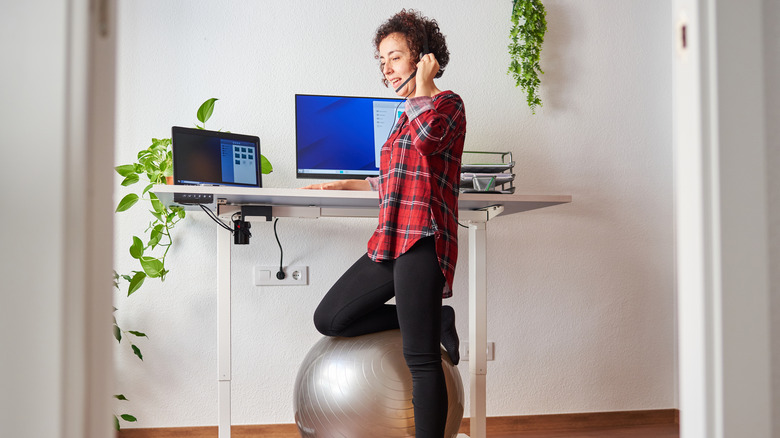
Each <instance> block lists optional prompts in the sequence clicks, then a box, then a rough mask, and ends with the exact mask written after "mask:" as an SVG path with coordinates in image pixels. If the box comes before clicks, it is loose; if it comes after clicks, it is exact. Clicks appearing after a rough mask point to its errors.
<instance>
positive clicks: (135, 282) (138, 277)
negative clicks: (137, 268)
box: [127, 272, 146, 297]
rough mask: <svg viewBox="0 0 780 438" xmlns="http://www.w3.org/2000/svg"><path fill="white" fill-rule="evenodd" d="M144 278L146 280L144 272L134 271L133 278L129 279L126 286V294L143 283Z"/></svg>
mask: <svg viewBox="0 0 780 438" xmlns="http://www.w3.org/2000/svg"><path fill="white" fill-rule="evenodd" d="M144 280H146V273H145V272H136V273H135V275H133V279H132V280H130V286H128V287H127V296H128V297H129V296H130V295H132V294H133V292H135V291H137V290H138V288H140V287H141V285H142V284H144Z"/></svg>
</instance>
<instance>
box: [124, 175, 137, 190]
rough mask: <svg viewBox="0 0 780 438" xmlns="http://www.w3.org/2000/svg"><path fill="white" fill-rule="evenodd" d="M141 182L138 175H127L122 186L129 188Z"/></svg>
mask: <svg viewBox="0 0 780 438" xmlns="http://www.w3.org/2000/svg"><path fill="white" fill-rule="evenodd" d="M139 180H140V178H139V177H138V174H137V173H131V174H130V175H127V177H126V178H125V179H124V180H122V185H123V186H125V187H127V186H129V185H131V184H135V183H137V182H138V181H139Z"/></svg>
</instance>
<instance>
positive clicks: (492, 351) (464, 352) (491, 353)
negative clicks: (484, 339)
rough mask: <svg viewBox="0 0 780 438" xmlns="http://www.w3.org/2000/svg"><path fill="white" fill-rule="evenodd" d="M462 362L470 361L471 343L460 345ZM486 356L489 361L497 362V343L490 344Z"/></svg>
mask: <svg viewBox="0 0 780 438" xmlns="http://www.w3.org/2000/svg"><path fill="white" fill-rule="evenodd" d="M460 349H461V352H460V360H465V361H468V360H469V341H463V342H461V344H460ZM485 355H487V360H496V343H495V342H488V343H487V348H486V349H485Z"/></svg>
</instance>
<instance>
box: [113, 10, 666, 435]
mask: <svg viewBox="0 0 780 438" xmlns="http://www.w3.org/2000/svg"><path fill="white" fill-rule="evenodd" d="M404 5H405V4H403V3H401V2H397V1H391V2H384V3H382V4H378V3H377V4H375V3H368V2H359V1H341V2H316V1H291V2H285V3H284V6H282V5H281V3H279V2H247V3H237V2H228V1H224V0H222V1H203V0H199V1H169V2H154V1H134V2H120V4H119V16H118V19H119V26H120V34H119V57H118V63H119V65H118V67H119V68H118V72H119V73H118V78H117V80H118V110H117V111H118V115H117V117H118V119H117V151H116V155H117V164H123V163H127V162H130V161H131V160H132V159H133V158H134V156H135V153H136V152H137V151H138V150H139V149H141V148H144V147H146V146H148V144H149V141H150V138H151V137H168V136H169V135H170V127H171V125H185V126H190V125H192V124H193V123H194V122H195V120H196V119H195V110H196V109H197V106H198V105H199V104H200V103H201V102H202V101H203V100H205V99H207V98H209V97H218V98H220V101H218V102H217V106H216V110H215V113H214V116H213V118H212V120H210V121H209V123H208V127H210V128H213V129H220V128H221V129H227V130H231V131H233V132H241V133H252V134H258V135H259V136H260V138H261V142H262V149H263V153H264V154H265V155H266V156H267V157H268V158H269V159H270V160H271V161H272V163H273V164H274V167H275V169H276V170H275V172H274V173H273V174H272V175H269V176H267V177H266V178H264V184H265V185H266V186H269V187H297V186H300V185H304V184H305V183H306V182H304V181H300V180H296V179H295V177H294V170H295V169H294V166H295V161H294V155H293V153H292V151H293V150H294V120H293V115H294V104H293V94H294V93H321V94H346V95H358V96H369V95H376V96H390V95H391V93H390V92H389V90H387V89H385V88H383V87H382V86H381V85H380V76H379V72H378V68H377V63H376V61H375V60H374V59H373V47H372V45H371V40H372V37H373V32H374V30H375V29H376V27H377V26H378V25H379V24H380V23H381V21H383V20H384V19H386V18H387V17H389V16H390V15H392V14H393V13H395V12H397V11H398V10H400V9H401V8H402V7H403V6H404ZM545 5H546V7H547V11H548V15H547V19H548V34H547V37H546V42H545V46H544V51H543V55H542V66H543V68H544V69H545V71H546V74H545V75H544V76H543V77H542V81H543V82H542V88H541V97H542V100H543V101H544V103H545V106H544V107H543V108H542V109H541V110H539V111H538V112H537V115H535V116H533V115H531V113H530V111H529V110H528V108H527V107H526V106H525V98H524V96H523V95H522V93H521V91H520V90H519V89H516V88H515V87H514V84H513V82H512V78H511V77H509V76H508V75H506V74H505V71H506V67H507V53H506V46H507V44H508V31H509V16H510V9H511V3H510V2H467V1H453V2H437V1H433V0H429V1H419V2H416V3H415V7H416V8H418V9H420V10H421V11H422V12H423V13H425V14H426V15H428V16H431V17H434V18H436V19H437V20H438V21H439V24H440V26H441V28H442V30H443V32H444V33H445V34H446V35H447V37H448V45H449V47H450V51H451V54H452V56H451V62H450V65H449V66H448V68H447V72H446V73H445V75H444V77H443V78H442V79H441V80H440V81H439V82H438V85H439V88H442V89H452V90H455V91H456V92H458V93H459V94H460V95H461V96H462V97H463V99H464V101H465V104H466V111H467V118H468V134H467V140H466V141H467V144H466V147H467V149H474V150H492V151H500V150H511V151H513V152H514V155H515V159H516V160H517V162H518V165H517V168H516V171H517V174H518V184H517V186H518V190H519V192H521V193H547V194H571V195H573V197H574V202H573V203H572V204H571V205H566V206H559V207H554V208H550V209H545V210H539V211H535V212H529V213H525V214H521V215H516V216H513V217H505V218H500V219H499V220H496V221H494V222H491V223H490V225H489V227H488V245H489V251H490V257H491V259H490V260H491V268H490V271H489V275H490V277H489V279H488V287H489V289H490V296H489V301H488V306H489V312H490V313H489V314H490V320H489V323H488V339H489V340H490V341H494V342H495V343H496V361H494V362H491V363H490V364H489V372H488V388H487V390H488V405H487V412H488V415H489V416H498V415H525V414H542V413H564V412H590V411H613V410H635V409H663V408H673V407H675V406H676V396H675V394H676V387H675V362H676V359H675V335H674V324H675V323H674V320H675V311H674V301H675V300H674V284H675V281H674V276H675V273H674V245H673V212H672V200H673V181H672V138H671V123H672V118H671V90H670V86H671V52H670V49H671V47H672V43H671V33H670V31H671V26H670V17H671V10H670V4H669V2H660V3H659V2H645V1H638V0H633V1H626V0H604V1H600V2H577V1H553V0H548V1H546V2H545ZM123 193H124V191H122V190H120V191H119V192H118V193H117V195H116V199H117V200H118V199H120V197H121V195H122V194H123ZM138 210H140V209H138ZM145 221H146V218H145V216H144V214H142V213H141V212H140V211H137V212H128V213H123V214H120V215H117V217H116V265H117V268H118V269H120V270H127V269H129V268H128V266H129V262H130V260H129V259H130V258H129V255H128V254H127V248H128V247H129V244H130V235H131V233H136V234H137V233H141V232H142V230H143V224H144V223H145ZM372 225H373V223H372V221H371V220H367V219H364V220H359V219H353V220H347V219H319V220H302V219H301V220H281V221H280V222H279V227H278V228H279V231H280V238H281V240H282V242H283V244H284V247H285V263H290V264H304V265H308V266H310V285H309V286H307V287H286V288H265V289H260V288H257V287H254V286H252V285H251V284H250V282H251V270H252V266H253V265H255V264H274V263H276V262H277V261H278V249H277V248H276V245H275V241H274V239H273V234H272V232H271V225H270V224H266V223H257V224H253V233H254V235H255V238H253V242H252V245H250V246H248V247H236V248H235V249H234V251H233V260H234V264H233V290H234V293H233V312H234V313H233V339H234V343H233V370H234V374H233V382H234V386H233V387H234V391H233V409H234V411H233V422H234V424H266V423H292V422H293V413H292V394H291V392H292V386H293V382H294V379H295V374H296V370H297V367H298V364H299V363H300V361H301V360H302V359H303V357H304V355H305V353H306V351H307V349H308V347H309V346H310V345H311V344H313V343H314V342H315V341H316V339H318V337H319V335H318V334H317V333H316V331H315V330H314V328H313V326H312V324H311V314H312V312H313V310H314V308H315V307H316V305H317V303H318V301H319V299H320V298H321V297H322V295H323V294H324V293H325V292H326V291H327V289H328V287H329V286H330V285H331V284H332V283H333V282H334V281H335V280H336V279H337V278H338V276H339V275H340V274H341V273H342V272H343V271H344V270H345V269H346V268H347V267H348V266H349V265H350V264H351V263H352V262H353V261H354V260H355V259H356V258H357V257H359V256H360V255H361V253H362V252H363V251H364V250H365V242H366V240H367V239H368V237H369V235H370V234H371V231H372V230H373V226H372ZM178 231H179V233H178V241H177V246H176V248H175V249H174V250H172V253H171V254H170V259H169V263H170V266H171V271H172V272H171V273H170V274H169V277H168V279H167V280H166V281H165V283H164V284H163V285H160V284H159V283H154V282H148V283H147V285H145V286H144V288H143V289H142V290H141V291H140V292H139V293H137V294H136V295H133V296H132V297H130V298H123V297H121V296H118V297H117V307H119V308H120V310H119V312H118V313H117V318H118V320H119V321H120V324H121V325H122V326H123V327H124V328H126V329H135V330H141V331H144V332H146V333H148V334H149V336H150V339H149V340H148V341H146V340H144V341H141V342H140V343H139V345H140V347H141V348H142V350H143V352H144V356H145V360H144V362H143V363H141V362H140V361H139V360H137V359H136V358H135V357H134V356H133V355H132V353H130V352H129V349H128V348H127V346H124V348H120V349H119V350H118V351H117V354H116V367H117V373H118V379H117V380H118V382H117V385H118V386H117V391H121V392H123V393H124V394H125V395H127V397H128V398H129V399H130V402H128V403H124V404H122V407H123V408H124V410H126V411H129V412H132V413H133V414H135V415H137V416H138V417H139V420H140V421H139V423H138V424H137V426H139V427H165V426H194V425H213V424H216V418H217V414H216V408H217V405H216V381H217V379H216V377H217V372H216V312H215V305H216V295H215V288H216V270H215V267H214V264H215V243H216V239H215V235H216V233H217V232H220V231H219V230H218V228H217V227H216V226H215V225H214V224H213V223H212V222H210V221H209V220H208V219H207V218H206V217H205V215H203V214H192V215H190V217H189V218H188V221H187V223H186V224H185V225H183V226H182V227H181V229H180V230H178ZM460 237H461V255H462V257H461V264H460V265H459V267H458V271H457V274H456V279H455V297H454V298H453V299H451V300H449V302H450V303H449V304H452V305H453V306H454V307H455V309H456V311H457V312H458V315H459V316H460V319H459V322H458V328H459V331H460V333H461V335H462V337H464V336H465V335H466V334H467V333H468V329H467V321H466V314H467V293H466V292H467V284H468V283H467V269H466V263H465V261H466V254H467V244H468V242H467V239H466V235H465V234H461V236H460ZM461 371H462V374H463V376H464V383H466V387H467V388H468V385H467V382H466V380H467V379H468V377H467V376H468V373H467V371H468V363H467V362H465V363H463V364H462V365H461ZM467 399H468V398H467Z"/></svg>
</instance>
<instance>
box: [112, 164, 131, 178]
mask: <svg viewBox="0 0 780 438" xmlns="http://www.w3.org/2000/svg"><path fill="white" fill-rule="evenodd" d="M114 169H116V173H118V174H119V175H121V176H128V175H131V174H133V173H135V165H134V164H123V165H121V166H116V167H115V168H114Z"/></svg>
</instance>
